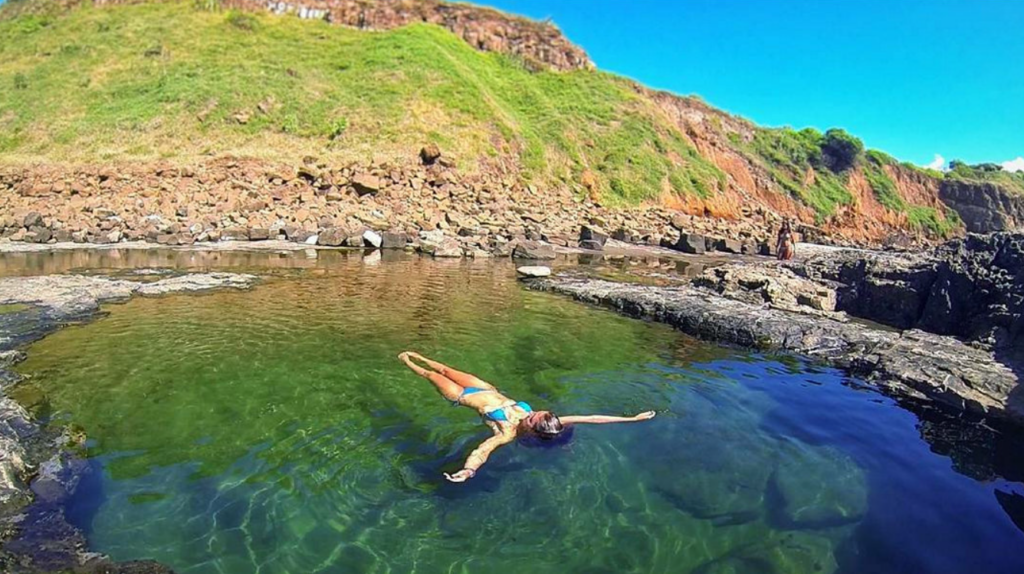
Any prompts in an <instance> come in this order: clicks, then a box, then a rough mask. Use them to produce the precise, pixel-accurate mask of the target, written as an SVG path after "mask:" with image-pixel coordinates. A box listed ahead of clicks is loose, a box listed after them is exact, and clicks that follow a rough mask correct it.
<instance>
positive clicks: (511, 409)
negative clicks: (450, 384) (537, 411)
mask: <svg viewBox="0 0 1024 574" xmlns="http://www.w3.org/2000/svg"><path fill="white" fill-rule="evenodd" d="M466 391H467V392H465V393H463V395H462V397H461V398H460V399H459V403H460V404H462V405H465V406H467V407H469V408H471V409H475V410H476V411H477V412H478V413H480V416H482V417H483V418H484V420H486V421H488V422H492V423H495V424H498V425H502V426H504V425H511V426H515V425H517V424H519V421H521V420H523V419H524V418H526V416H527V415H529V414H530V413H531V412H532V410H533V409H532V408H531V407H530V405H528V404H526V403H524V402H522V401H515V400H513V399H510V398H509V397H507V396H505V395H503V394H501V393H500V392H499V391H497V390H491V389H479V390H474V389H472V388H470V389H466Z"/></svg>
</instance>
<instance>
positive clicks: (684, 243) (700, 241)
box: [672, 233, 705, 254]
mask: <svg viewBox="0 0 1024 574" xmlns="http://www.w3.org/2000/svg"><path fill="white" fill-rule="evenodd" d="M672 248H673V249H675V250H676V251H682V252H683V253H691V254H701V253H704V252H705V244H704V236H703V235H697V234H696V233H684V234H682V235H680V236H679V241H677V242H676V243H675V245H673V246H672Z"/></svg>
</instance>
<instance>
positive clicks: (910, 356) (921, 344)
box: [526, 277, 1024, 422]
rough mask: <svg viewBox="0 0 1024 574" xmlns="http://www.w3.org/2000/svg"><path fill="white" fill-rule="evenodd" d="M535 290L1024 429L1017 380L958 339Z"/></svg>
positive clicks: (719, 304)
mask: <svg viewBox="0 0 1024 574" xmlns="http://www.w3.org/2000/svg"><path fill="white" fill-rule="evenodd" d="M526 284H527V285H528V286H529V287H530V288H533V289H540V290H547V291H554V292H556V293H562V294H566V295H570V296H572V297H573V298H575V299H578V300H580V301H584V302H588V303H593V304H599V305H605V306H609V307H612V308H614V309H617V310H619V311H621V312H622V313H624V314H626V315H630V316H633V317H638V318H646V319H651V320H654V321H659V322H662V323H667V324H669V325H672V326H674V327H676V328H677V329H679V330H681V331H683V332H685V333H688V334H691V335H694V336H696V337H699V338H702V339H706V340H710V341H718V342H725V343H732V344H737V345H742V346H746V347H753V348H758V349H779V350H786V351H792V352H796V353H800V354H804V355H807V356H810V357H813V358H816V359H820V360H823V361H826V362H828V363H830V364H833V365H836V366H838V367H842V368H846V369H849V370H850V371H851V372H853V373H855V374H858V375H860V376H863V377H864V378H865V379H867V380H868V381H869V382H873V383H876V384H878V385H879V386H880V387H882V388H884V389H887V390H889V391H890V392H892V393H894V394H897V395H907V396H912V397H918V398H928V399H932V400H935V401H938V402H941V403H944V404H947V405H951V406H953V407H955V408H958V409H961V410H969V411H974V412H984V413H990V414H994V415H1000V416H1005V417H1008V418H1011V419H1014V420H1017V421H1019V422H1024V395H1022V394H1021V393H1019V392H1017V391H1016V388H1017V381H1018V375H1017V374H1016V373H1014V371H1013V370H1012V369H1011V368H1010V367H1008V366H1006V365H1003V364H1001V363H1000V362H998V361H997V360H996V358H995V356H994V355H993V353H992V352H989V351H985V350H982V349H978V348H975V347H971V346H969V345H966V344H964V343H962V342H960V341H958V340H956V339H954V338H952V337H944V336H940V335H934V334H930V333H924V332H921V331H916V330H913V331H908V332H905V333H896V332H891V331H883V330H880V329H872V328H870V327H867V326H864V325H859V324H853V323H843V322H839V321H833V320H829V319H823V318H821V317H817V316H813V315H805V314H795V313H790V312H787V311H783V310H779V309H771V308H765V307H764V306H760V305H751V304H748V303H743V302H740V301H736V300H732V299H726V298H723V297H716V296H709V293H708V292H707V291H705V290H703V289H700V288H697V287H692V286H675V287H654V286H644V285H628V284H620V283H614V282H610V281H601V280H592V279H574V278H567V277H553V278H544V279H535V280H530V281H527V282H526Z"/></svg>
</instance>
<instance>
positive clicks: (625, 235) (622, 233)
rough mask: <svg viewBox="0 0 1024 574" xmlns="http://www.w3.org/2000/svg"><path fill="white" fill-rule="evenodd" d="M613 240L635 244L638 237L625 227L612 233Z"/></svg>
mask: <svg viewBox="0 0 1024 574" xmlns="http://www.w3.org/2000/svg"><path fill="white" fill-rule="evenodd" d="M612 239H614V240H616V241H622V242H624V243H634V242H636V239H637V238H636V236H634V235H633V232H632V231H630V230H628V229H626V228H625V227H620V228H618V229H616V230H615V231H613V232H612Z"/></svg>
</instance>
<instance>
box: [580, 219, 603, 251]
mask: <svg viewBox="0 0 1024 574" xmlns="http://www.w3.org/2000/svg"><path fill="white" fill-rule="evenodd" d="M605 243H608V234H607V233H605V232H604V231H602V230H601V229H599V228H597V227H594V226H593V225H584V226H583V227H582V228H581V229H580V247H582V248H584V249H593V250H595V251H601V250H602V249H604V244H605ZM584 244H585V245H584Z"/></svg>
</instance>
